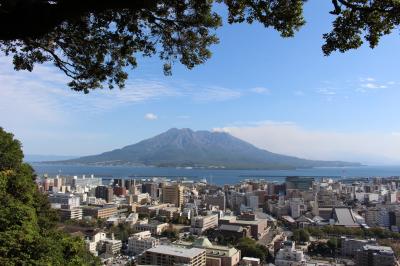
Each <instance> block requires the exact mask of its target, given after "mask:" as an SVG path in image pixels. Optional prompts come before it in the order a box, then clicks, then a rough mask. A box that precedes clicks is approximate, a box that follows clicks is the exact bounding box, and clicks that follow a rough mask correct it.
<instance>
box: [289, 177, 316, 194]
mask: <svg viewBox="0 0 400 266" xmlns="http://www.w3.org/2000/svg"><path fill="white" fill-rule="evenodd" d="M313 182H314V178H313V177H300V176H288V177H286V182H285V183H286V190H290V189H298V190H302V191H307V190H309V189H310V188H311V187H312V185H313Z"/></svg>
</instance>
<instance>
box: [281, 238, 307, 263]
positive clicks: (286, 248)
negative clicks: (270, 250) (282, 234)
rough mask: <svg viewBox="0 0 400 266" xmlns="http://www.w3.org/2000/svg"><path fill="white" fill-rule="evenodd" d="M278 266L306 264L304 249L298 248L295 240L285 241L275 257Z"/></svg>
mask: <svg viewBox="0 0 400 266" xmlns="http://www.w3.org/2000/svg"><path fill="white" fill-rule="evenodd" d="M275 265H276V266H302V265H306V258H305V256H304V253H303V251H301V250H296V248H295V242H294V241H285V242H284V243H283V248H281V249H280V250H279V251H278V253H277V254H276V257H275Z"/></svg>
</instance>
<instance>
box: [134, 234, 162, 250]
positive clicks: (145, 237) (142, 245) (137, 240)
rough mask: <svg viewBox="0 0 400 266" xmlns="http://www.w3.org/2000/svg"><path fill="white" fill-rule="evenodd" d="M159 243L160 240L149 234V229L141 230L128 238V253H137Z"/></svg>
mask: <svg viewBox="0 0 400 266" xmlns="http://www.w3.org/2000/svg"><path fill="white" fill-rule="evenodd" d="M159 244H160V240H159V239H157V238H154V237H152V236H151V232H150V231H143V232H139V233H136V234H133V235H132V236H131V237H129V239H128V253H129V254H130V255H138V254H141V253H142V252H144V251H146V250H148V249H150V248H154V247H156V246H158V245H159Z"/></svg>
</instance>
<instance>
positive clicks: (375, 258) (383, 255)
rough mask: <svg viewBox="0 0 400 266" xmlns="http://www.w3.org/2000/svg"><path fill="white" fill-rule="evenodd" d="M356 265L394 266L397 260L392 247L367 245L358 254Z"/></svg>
mask: <svg viewBox="0 0 400 266" xmlns="http://www.w3.org/2000/svg"><path fill="white" fill-rule="evenodd" d="M355 261H356V265H360V266H361V265H362V266H394V265H396V258H395V256H394V252H393V250H392V248H391V247H384V246H377V245H365V246H363V247H362V248H361V249H359V250H358V251H357V252H356V256H355Z"/></svg>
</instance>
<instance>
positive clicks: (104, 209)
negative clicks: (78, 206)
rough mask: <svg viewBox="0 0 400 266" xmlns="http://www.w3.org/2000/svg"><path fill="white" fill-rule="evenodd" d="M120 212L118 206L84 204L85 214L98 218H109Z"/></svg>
mask: <svg viewBox="0 0 400 266" xmlns="http://www.w3.org/2000/svg"><path fill="white" fill-rule="evenodd" d="M117 213H118V209H117V206H115V205H105V206H84V207H83V216H90V217H92V218H96V219H99V218H100V219H107V218H109V217H111V216H114V215H116V214H117Z"/></svg>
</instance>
